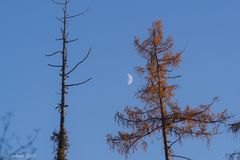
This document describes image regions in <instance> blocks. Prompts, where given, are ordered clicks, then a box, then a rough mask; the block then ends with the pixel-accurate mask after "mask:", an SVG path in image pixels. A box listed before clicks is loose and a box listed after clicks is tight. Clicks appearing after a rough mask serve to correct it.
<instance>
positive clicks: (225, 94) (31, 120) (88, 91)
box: [0, 0, 240, 160]
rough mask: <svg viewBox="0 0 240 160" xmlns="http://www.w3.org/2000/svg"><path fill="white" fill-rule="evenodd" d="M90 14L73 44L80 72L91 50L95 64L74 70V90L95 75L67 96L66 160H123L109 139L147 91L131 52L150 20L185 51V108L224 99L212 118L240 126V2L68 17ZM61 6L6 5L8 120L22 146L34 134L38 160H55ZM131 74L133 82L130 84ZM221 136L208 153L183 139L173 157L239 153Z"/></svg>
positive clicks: (149, 5) (128, 7)
mask: <svg viewBox="0 0 240 160" xmlns="http://www.w3.org/2000/svg"><path fill="white" fill-rule="evenodd" d="M87 8H90V11H89V12H88V13H87V14H85V15H84V16H81V17H79V18H77V19H75V20H72V21H71V25H70V28H69V29H70V36H71V37H72V38H79V41H78V42H75V43H72V44H71V45H69V54H70V55H69V58H70V62H71V64H72V65H74V64H75V63H76V62H77V61H78V59H79V58H82V57H84V55H85V53H86V52H87V50H88V48H89V47H92V53H91V55H90V57H89V59H88V60H87V61H86V62H85V63H84V64H82V65H81V66H80V68H79V69H80V70H78V71H77V72H75V74H74V76H73V78H72V79H70V81H71V82H78V81H81V80H85V79H86V78H89V77H93V80H92V81H91V82H90V83H88V84H87V85H84V86H80V87H77V88H73V89H71V90H69V94H68V98H67V100H68V104H69V106H70V107H69V108H68V110H67V120H66V123H67V124H66V126H67V129H68V131H69V137H70V142H69V143H70V150H69V159H70V160H71V159H85V160H86V159H87V160H97V159H98V160H107V159H108V160H109V159H114V160H123V159H124V156H121V155H119V154H118V153H117V152H115V151H112V150H110V149H109V146H108V145H107V144H106V139H105V136H106V134H107V133H116V132H117V130H118V129H120V128H119V127H118V126H117V125H116V124H115V123H114V114H115V112H116V111H122V110H123V108H124V107H125V106H126V105H132V106H135V105H137V104H140V103H139V101H138V100H137V99H136V98H135V97H134V94H135V91H136V90H137V88H138V87H140V85H141V84H142V81H140V80H139V79H138V78H137V76H136V74H135V73H134V66H136V65H139V64H143V62H144V61H143V59H142V58H140V57H139V56H138V55H137V52H136V50H135V48H134V46H133V40H134V36H135V35H138V36H139V37H140V38H141V39H143V38H145V37H146V36H147V28H149V27H150V26H151V24H152V23H153V21H155V20H157V19H160V20H162V22H163V26H164V33H165V36H169V35H171V36H173V38H174V42H175V50H176V51H178V50H182V49H184V48H185V47H186V46H187V49H186V50H185V52H184V54H183V62H182V65H181V66H180V68H179V69H178V71H177V73H179V74H181V75H182V78H181V79H179V80H178V81H177V82H176V83H178V84H179V85H180V86H181V87H180V88H179V89H178V90H177V92H176V94H177V95H176V98H177V99H178V102H179V103H180V104H181V105H182V106H185V105H187V104H189V105H192V106H196V105H198V104H204V103H208V102H210V101H211V100H212V98H213V97H215V96H218V97H220V102H218V103H216V104H215V105H214V111H222V110H223V109H224V108H227V109H228V110H229V112H230V113H232V114H236V118H235V119H237V118H240V116H239V114H240V83H239V82H240V75H239V68H240V63H239V59H240V40H239V37H240V31H239V28H240V10H239V8H240V1H239V0H211V1H209V0H201V1H200V0H199V1H192V0H181V1H179V0H168V1H166V0H165V1H164V0H130V1H129V0H71V3H70V8H69V11H70V13H73V14H74V13H78V12H81V11H84V10H85V9H87ZM61 11H62V10H61V7H60V6H57V5H55V4H53V3H52V2H51V0H21V1H20V0H6V1H3V0H2V1H1V4H0V20H1V22H0V23H1V25H0V35H1V36H0V47H1V63H0V73H1V79H0V88H1V94H0V95H1V98H0V99H1V106H0V107H1V115H4V114H5V113H7V112H9V111H10V112H13V113H14V117H13V119H12V123H11V131H12V132H15V133H16V134H18V135H19V136H21V137H22V138H23V139H24V137H26V136H27V135H31V134H32V133H33V130H34V129H39V130H40V133H39V136H38V138H37V140H36V143H35V146H36V147H37V149H38V150H37V153H36V156H37V157H36V158H37V160H42V159H52V157H53V154H52V150H53V145H52V142H50V136H51V134H52V132H53V131H54V130H55V129H58V126H59V125H58V121H59V114H58V112H57V111H56V110H55V109H54V108H55V107H56V105H57V103H58V102H59V98H60V97H59V95H58V94H56V92H57V91H58V90H59V87H60V84H59V83H60V82H59V80H60V79H59V78H60V77H59V76H58V70H57V69H54V68H50V67H48V66H47V64H48V63H54V62H57V61H58V60H59V59H58V58H57V57H56V58H47V57H45V56H44V55H45V54H48V53H51V52H53V51H56V50H58V49H60V47H61V45H60V43H59V42H56V41H55V40H54V39H55V38H58V37H59V36H60V25H61V24H60V23H59V22H58V21H57V20H56V18H55V17H56V16H61V15H62V12H61ZM127 73H131V74H132V75H133V77H134V82H133V84H132V85H131V86H127ZM223 131H224V134H222V135H219V136H216V137H215V138H213V139H212V144H211V145H210V146H209V147H208V148H207V143H206V142H204V141H201V140H192V139H191V138H189V139H185V140H184V141H183V144H182V145H176V146H175V148H174V149H175V152H176V154H180V155H184V156H187V157H190V158H192V159H193V160H203V159H205V160H212V159H217V160H222V159H224V156H225V153H230V152H232V151H237V150H240V145H239V142H240V139H239V138H237V137H234V136H233V135H232V134H226V130H223ZM129 159H130V160H145V159H151V160H160V159H163V148H162V146H161V141H159V140H155V141H154V142H153V144H149V148H148V150H147V152H144V151H142V150H138V151H137V152H135V154H132V155H131V156H130V157H129Z"/></svg>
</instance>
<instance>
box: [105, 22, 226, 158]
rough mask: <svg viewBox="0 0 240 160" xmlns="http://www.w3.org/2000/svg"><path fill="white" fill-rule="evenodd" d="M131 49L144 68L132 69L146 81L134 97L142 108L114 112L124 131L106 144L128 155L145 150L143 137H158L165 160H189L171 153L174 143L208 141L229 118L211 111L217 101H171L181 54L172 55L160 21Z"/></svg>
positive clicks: (145, 145) (109, 135)
mask: <svg viewBox="0 0 240 160" xmlns="http://www.w3.org/2000/svg"><path fill="white" fill-rule="evenodd" d="M135 46H136V48H137V51H138V53H139V55H140V56H142V57H143V58H144V59H145V60H146V65H145V66H144V67H136V72H137V73H138V74H139V75H140V77H144V79H145V80H146V84H145V85H144V86H143V87H142V88H140V89H139V90H138V91H137V94H136V96H137V98H138V99H140V100H141V102H142V103H143V105H144V107H128V106H127V107H126V108H125V110H124V112H123V113H120V112H117V113H116V115H115V121H116V122H117V123H118V124H119V125H120V126H123V127H125V128H127V129H128V130H127V131H119V132H118V134H117V135H116V136H113V135H112V134H108V135H107V143H108V144H109V145H110V147H111V148H112V149H116V150H117V151H118V152H119V153H120V154H124V155H128V153H129V152H130V151H132V152H134V151H135V150H136V149H137V148H139V147H142V148H143V149H144V150H146V149H147V146H148V143H147V141H146V138H147V137H149V138H150V137H154V136H156V135H160V137H161V139H162V144H163V148H164V155H165V159H166V160H171V159H172V158H184V159H189V158H187V157H184V156H181V155H176V154H174V153H173V146H174V144H176V143H177V142H181V141H182V140H183V139H184V138H186V137H192V138H203V139H206V140H208V142H209V140H210V138H211V137H212V136H213V135H215V134H217V133H218V132H219V125H220V124H225V122H226V120H227V119H228V118H229V116H228V114H227V112H226V111H223V112H221V113H212V112H211V107H212V105H213V104H214V102H215V101H216V100H217V98H214V99H213V101H212V102H211V103H209V104H202V105H199V106H197V107H190V106H186V107H180V106H179V105H178V103H177V102H176V101H175V100H173V97H174V90H175V89H176V88H177V85H176V84H171V83H173V80H175V79H176V78H179V77H180V76H178V75H177V76H175V75H173V73H174V72H173V71H174V69H176V68H178V66H179V64H180V62H181V52H177V53H174V52H173V40H172V38H171V37H168V38H167V39H164V38H163V32H162V23H161V21H156V22H155V23H153V25H152V27H151V28H149V37H148V38H147V39H146V40H144V41H143V42H140V40H139V39H138V38H135Z"/></svg>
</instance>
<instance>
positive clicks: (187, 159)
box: [171, 155, 191, 160]
mask: <svg viewBox="0 0 240 160" xmlns="http://www.w3.org/2000/svg"><path fill="white" fill-rule="evenodd" d="M171 156H172V157H176V158H182V159H186V160H191V159H190V158H187V157H184V156H179V155H171Z"/></svg>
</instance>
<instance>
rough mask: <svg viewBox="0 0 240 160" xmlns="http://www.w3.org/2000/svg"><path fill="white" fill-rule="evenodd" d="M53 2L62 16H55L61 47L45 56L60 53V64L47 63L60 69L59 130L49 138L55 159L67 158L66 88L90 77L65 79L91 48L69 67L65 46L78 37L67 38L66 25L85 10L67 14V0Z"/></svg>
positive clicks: (65, 159)
mask: <svg viewBox="0 0 240 160" xmlns="http://www.w3.org/2000/svg"><path fill="white" fill-rule="evenodd" d="M53 2H54V3H55V4H58V5H61V6H63V17H61V18H57V20H59V21H60V23H62V27H61V37H60V38H58V39H57V41H61V44H62V49H61V50H59V51H56V52H54V53H52V54H49V55H47V56H55V55H60V57H61V62H60V64H57V65H56V64H49V66H51V67H54V68H59V69H60V73H59V75H60V79H61V84H60V86H61V87H60V103H59V104H58V106H57V107H56V109H57V110H58V111H59V114H60V121H59V131H55V132H53V135H52V136H51V140H52V141H53V142H54V144H55V149H54V154H55V159H56V160H67V153H68V147H69V144H68V134H67V131H66V128H65V116H66V108H67V107H68V105H67V103H66V95H67V93H68V89H69V88H70V87H75V86H79V85H82V84H85V83H87V82H88V81H90V80H91V78H88V79H87V80H85V81H83V82H79V83H69V82H68V81H67V80H68V79H69V78H70V76H71V74H72V73H73V72H74V71H76V70H77V68H78V67H79V65H80V64H82V63H83V62H84V61H85V60H86V59H87V58H88V56H89V54H90V52H91V48H90V49H89V50H88V53H87V54H86V56H85V57H84V58H83V59H82V60H80V61H79V62H78V63H77V64H76V65H75V66H73V67H72V68H70V69H69V63H68V56H69V54H68V49H67V46H68V44H69V43H72V42H75V41H77V40H78V39H69V32H68V25H69V20H70V19H73V18H75V17H78V16H80V15H83V14H84V13H85V12H86V11H85V12H82V13H79V14H75V15H69V14H68V10H67V9H68V4H69V2H70V1H69V0H63V1H62V2H59V1H55V0H53Z"/></svg>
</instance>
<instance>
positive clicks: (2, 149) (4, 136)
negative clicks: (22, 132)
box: [0, 113, 38, 160]
mask: <svg viewBox="0 0 240 160" xmlns="http://www.w3.org/2000/svg"><path fill="white" fill-rule="evenodd" d="M11 117H12V114H11V113H8V114H6V115H5V116H3V117H1V122H2V124H1V126H2V128H1V137H0V159H1V160H8V159H12V158H14V156H16V155H17V154H19V155H20V154H21V155H25V154H28V155H30V154H32V155H31V156H33V154H34V153H35V151H36V148H35V147H34V146H33V143H34V142H35V140H36V137H37V135H38V131H35V133H34V134H33V135H32V136H29V137H28V139H27V140H26V141H24V142H23V140H21V139H20V138H18V137H16V136H15V135H14V134H12V133H10V130H9V127H10V123H11Z"/></svg>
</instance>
